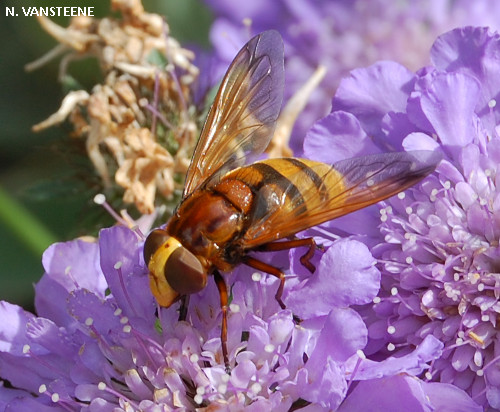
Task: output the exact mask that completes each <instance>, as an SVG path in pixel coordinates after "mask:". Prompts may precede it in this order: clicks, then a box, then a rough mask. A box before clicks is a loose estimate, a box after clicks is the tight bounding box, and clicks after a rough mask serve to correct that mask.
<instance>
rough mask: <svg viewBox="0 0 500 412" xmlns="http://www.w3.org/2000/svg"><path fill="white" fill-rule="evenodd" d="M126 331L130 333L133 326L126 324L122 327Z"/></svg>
mask: <svg viewBox="0 0 500 412" xmlns="http://www.w3.org/2000/svg"><path fill="white" fill-rule="evenodd" d="M122 330H123V331H124V332H125V333H130V332H132V326H130V325H125V326H124V327H123V329H122Z"/></svg>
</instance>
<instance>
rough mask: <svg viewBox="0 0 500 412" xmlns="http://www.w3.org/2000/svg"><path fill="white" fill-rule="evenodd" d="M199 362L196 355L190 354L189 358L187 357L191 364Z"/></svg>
mask: <svg viewBox="0 0 500 412" xmlns="http://www.w3.org/2000/svg"><path fill="white" fill-rule="evenodd" d="M199 360H200V357H199V356H198V355H197V354H196V353H193V354H191V356H190V357H189V361H190V362H191V363H197V362H198V361H199Z"/></svg>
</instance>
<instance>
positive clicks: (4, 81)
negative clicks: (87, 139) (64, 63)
mask: <svg viewBox="0 0 500 412" xmlns="http://www.w3.org/2000/svg"><path fill="white" fill-rule="evenodd" d="M143 4H144V7H145V9H146V11H149V12H156V13H159V14H162V15H164V16H166V18H167V22H168V24H169V26H170V31H171V34H172V35H173V36H174V37H176V38H177V39H178V40H180V41H181V43H182V44H193V43H196V44H199V45H202V46H203V47H209V43H208V30H209V26H210V21H211V15H210V12H209V11H208V10H207V9H206V7H205V6H203V5H202V4H200V2H199V1H198V0H144V1H143ZM14 6H15V7H16V8H18V9H19V13H20V10H21V6H24V7H29V6H81V7H83V6H87V7H88V6H95V9H94V10H96V16H98V17H104V16H106V15H107V14H108V11H109V2H108V1H106V0H84V1H75V0H59V1H44V0H38V1H29V0H7V1H4V2H2V3H1V7H0V39H1V40H0V56H1V60H0V61H1V64H0V79H1V81H0V300H7V301H9V302H12V303H17V304H20V305H22V306H24V307H26V308H30V307H31V305H32V301H33V284H34V283H35V282H37V280H38V279H39V278H40V276H41V275H42V273H43V269H42V266H41V254H42V252H43V250H44V249H45V248H46V247H47V246H48V245H49V244H50V243H51V242H53V241H63V240H68V239H72V238H74V237H76V236H80V235H85V234H89V233H95V232H96V230H97V228H98V226H99V222H100V223H101V224H105V223H106V219H105V218H102V219H99V216H100V215H102V213H101V211H100V210H99V207H98V206H96V205H95V204H93V202H92V198H93V195H94V194H95V189H96V183H97V179H96V178H95V176H94V175H93V172H92V168H91V166H90V165H89V163H88V161H87V159H86V158H85V156H83V154H80V153H79V152H78V144H72V142H68V140H69V139H70V137H69V131H70V128H69V127H68V126H67V125H66V126H64V125H63V126H60V127H54V128H51V129H48V130H46V131H43V132H41V133H36V134H35V133H34V132H32V131H31V126H32V125H33V124H35V123H38V122H40V121H42V120H44V119H45V118H47V117H48V116H49V115H51V114H52V113H54V112H55V111H57V109H58V108H59V105H60V102H61V100H62V98H63V97H64V90H63V87H62V86H61V84H59V83H58V80H57V73H58V67H59V60H54V61H52V62H50V63H49V64H48V65H46V66H44V67H43V68H41V69H39V70H37V71H35V72H32V73H27V72H26V71H25V70H24V65H25V64H26V63H29V62H32V61H34V60H36V59H37V58H39V57H40V56H42V55H43V54H45V53H46V52H48V51H49V50H50V49H52V48H53V47H54V46H55V45H56V42H55V40H54V39H52V38H51V37H50V36H49V35H48V34H46V33H45V32H44V31H43V30H42V29H41V27H40V26H39V24H38V22H37V20H36V18H35V17H26V16H24V15H19V16H17V17H12V16H9V17H6V16H5V8H6V7H14ZM54 20H55V21H56V22H57V23H58V24H61V25H63V26H65V25H67V24H68V22H69V18H55V19H54ZM70 72H71V73H72V74H73V75H74V76H75V77H76V78H77V79H78V80H79V81H80V82H81V83H82V85H83V86H84V87H85V88H86V89H87V90H90V88H91V87H92V85H93V84H95V83H97V82H99V79H100V76H99V70H98V67H97V65H96V64H95V62H93V61H90V59H89V60H88V61H83V62H78V63H73V64H72V65H71V66H70Z"/></svg>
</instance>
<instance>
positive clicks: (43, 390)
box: [38, 383, 47, 393]
mask: <svg viewBox="0 0 500 412" xmlns="http://www.w3.org/2000/svg"><path fill="white" fill-rule="evenodd" d="M46 391H47V386H46V385H45V384H44V383H42V384H41V385H40V386H39V387H38V393H45V392H46Z"/></svg>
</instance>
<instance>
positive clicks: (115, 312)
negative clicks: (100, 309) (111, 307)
mask: <svg viewBox="0 0 500 412" xmlns="http://www.w3.org/2000/svg"><path fill="white" fill-rule="evenodd" d="M121 314H122V310H121V309H120V308H116V310H115V311H114V312H113V315H115V316H120V315H121Z"/></svg>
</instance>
